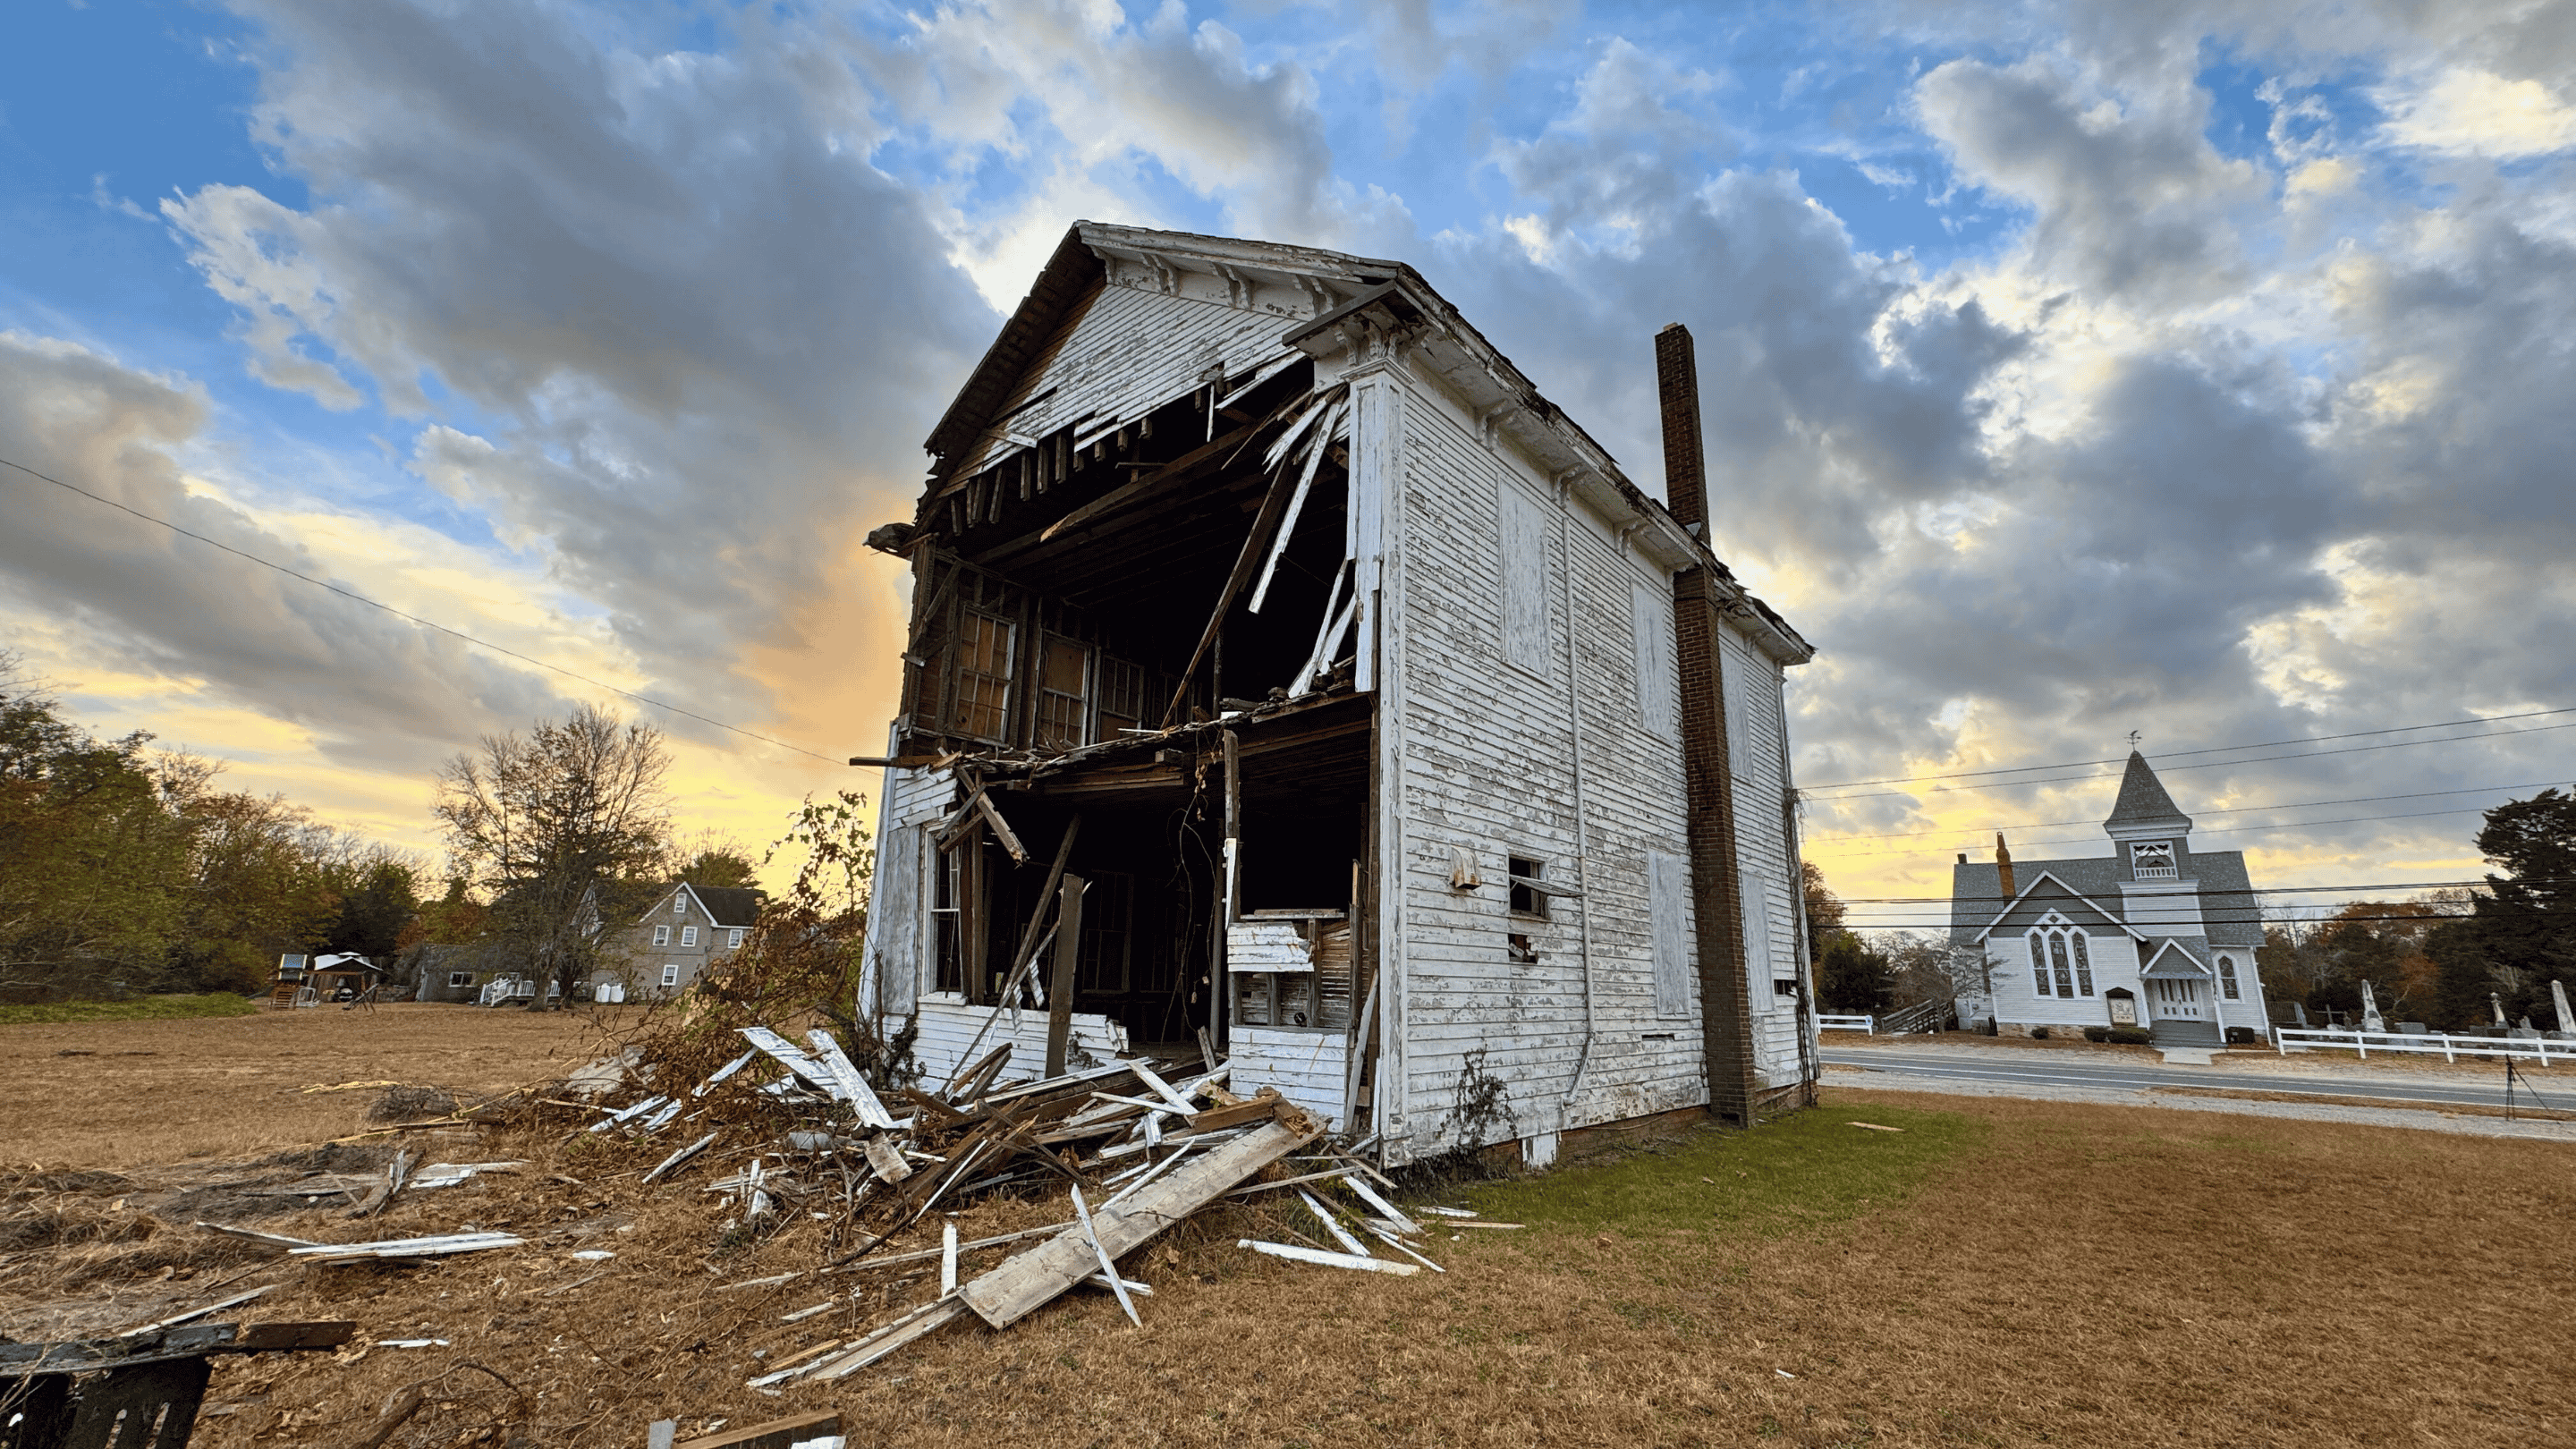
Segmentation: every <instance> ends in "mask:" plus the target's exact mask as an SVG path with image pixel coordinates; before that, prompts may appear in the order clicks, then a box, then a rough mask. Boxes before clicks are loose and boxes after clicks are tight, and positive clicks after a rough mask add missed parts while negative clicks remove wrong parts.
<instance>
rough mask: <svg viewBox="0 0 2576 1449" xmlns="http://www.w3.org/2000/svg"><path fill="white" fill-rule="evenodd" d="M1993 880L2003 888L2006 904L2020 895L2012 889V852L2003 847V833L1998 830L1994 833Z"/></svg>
mask: <svg viewBox="0 0 2576 1449" xmlns="http://www.w3.org/2000/svg"><path fill="white" fill-rule="evenodd" d="M1995 879H1996V881H1997V883H1999V884H2000V885H2002V886H2003V888H2004V901H2005V903H2006V904H2010V903H2011V901H2012V898H2013V897H2015V896H2017V895H2020V894H2021V892H2020V891H2017V890H2015V889H2013V873H2012V851H2011V850H2009V849H2007V848H2006V847H2005V845H2004V833H2003V832H2002V831H2000V830H1998V831H1996V832H1995Z"/></svg>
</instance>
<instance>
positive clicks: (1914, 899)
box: [1835, 856, 2576, 906]
mask: <svg viewBox="0 0 2576 1449" xmlns="http://www.w3.org/2000/svg"><path fill="white" fill-rule="evenodd" d="M2095 859H2096V860H2097V861H2099V860H2107V859H2109V857H2107V856H2097V857H2095ZM2055 863H2057V862H2051V861H2034V860H2017V861H2014V862H2013V872H2014V874H2015V875H2019V874H2020V873H2021V872H2022V871H2023V870H2026V869H2027V870H2045V869H2047V868H2048V867H2049V866H2050V865H2051V864H2055ZM2569 882H2576V876H2559V875H2545V876H2523V877H2520V878H2518V879H2516V880H2515V881H2514V882H2513V883H2514V884H2515V885H2525V886H2536V885H2564V884H2567V883H2569ZM2486 885H2487V882H2486V880H2485V879H2484V878H2483V877H2481V878H2479V879H2477V880H2397V881H2365V882H2362V883H2360V884H2358V885H2308V886H2225V887H2208V888H2204V889H2199V890H2188V891H2171V892H2165V893H2160V894H2159V895H2158V897H2157V899H2159V900H2196V899H2200V898H2203V897H2208V896H2329V895H2362V894H2367V893H2368V892H2371V891H2431V890H2482V889H2484V888H2485V887H2486ZM1835 899H1836V900H1839V901H1841V902H1842V903H1843V904H1844V905H1847V906H1864V905H1866V906H1946V905H1949V904H1950V903H1951V902H1953V901H1954V900H1955V901H1979V902H1984V901H1991V902H1993V903H1994V904H1996V905H2002V904H2003V903H2004V902H2005V901H2006V900H2009V899H2017V898H2016V897H2007V896H1837V897H1835Z"/></svg>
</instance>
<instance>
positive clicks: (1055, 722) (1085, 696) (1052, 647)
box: [1037, 634, 1091, 750]
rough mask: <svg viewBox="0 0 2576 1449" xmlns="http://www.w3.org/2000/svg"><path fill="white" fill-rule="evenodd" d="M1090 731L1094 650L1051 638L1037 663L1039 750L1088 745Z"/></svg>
mask: <svg viewBox="0 0 2576 1449" xmlns="http://www.w3.org/2000/svg"><path fill="white" fill-rule="evenodd" d="M1090 729H1091V649H1090V647H1089V646H1088V645H1085V644H1083V643H1081V642H1080V641H1078V640H1073V639H1066V638H1061V637H1059V636H1056V635H1052V634H1050V635H1048V636H1047V641H1046V649H1045V652H1044V653H1043V654H1042V655H1040V657H1039V660H1038V730H1037V735H1038V737H1037V746H1038V748H1039V749H1042V750H1070V749H1073V748H1074V747H1076V746H1077V745H1086V744H1089V743H1090V742H1091V741H1090V739H1089V738H1088V735H1089V732H1090Z"/></svg>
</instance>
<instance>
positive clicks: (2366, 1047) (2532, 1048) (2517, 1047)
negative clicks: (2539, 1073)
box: [2272, 1026, 2576, 1067]
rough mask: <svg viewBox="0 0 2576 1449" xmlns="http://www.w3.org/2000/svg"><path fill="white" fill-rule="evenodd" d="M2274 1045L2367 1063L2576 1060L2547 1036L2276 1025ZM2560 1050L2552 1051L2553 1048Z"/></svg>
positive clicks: (2575, 1053) (2569, 1047)
mask: <svg viewBox="0 0 2576 1449" xmlns="http://www.w3.org/2000/svg"><path fill="white" fill-rule="evenodd" d="M2272 1045H2273V1047H2274V1049H2276V1050H2277V1051H2279V1052H2280V1053H2281V1054H2282V1055H2284V1056H2286V1055H2288V1054H2289V1050H2290V1048H2291V1047H2294V1046H2300V1047H2311V1046H2322V1047H2349V1048H2351V1049H2352V1050H2354V1051H2357V1052H2359V1053H2361V1056H2362V1059H2363V1060H2365V1061H2367V1060H2369V1058H2370V1054H2371V1053H2372V1052H2375V1051H2380V1052H2414V1053H2419V1054H2423V1055H2431V1054H2433V1053H2436V1052H2438V1053H2440V1054H2441V1057H2442V1060H2444V1061H2446V1062H2456V1061H2458V1060H2459V1059H2460V1057H2461V1056H2462V1055H2463V1054H2466V1055H2469V1056H2474V1057H2520V1058H2523V1059H2525V1060H2528V1061H2536V1062H2538V1063H2540V1064H2541V1065H2542V1066H2544V1067H2545V1066H2547V1065H2549V1062H2550V1059H2551V1057H2552V1056H2555V1057H2556V1058H2557V1059H2558V1060H2559V1061H2562V1062H2567V1061H2576V1042H2570V1041H2561V1042H2553V1041H2550V1040H2549V1039H2548V1038H2546V1037H2531V1036H2524V1037H2506V1036H2448V1035H2444V1034H2441V1033H2426V1034H2422V1035H2419V1034H2417V1033H2414V1032H2395V1031H2328V1030H2325V1029H2323V1028H2314V1027H2306V1028H2303V1027H2294V1026H2276V1027H2274V1028H2272ZM2553 1046H2554V1047H2556V1048H2557V1051H2556V1052H2554V1053H2553V1052H2552V1051H2551V1050H2550V1048H2551V1047H2553Z"/></svg>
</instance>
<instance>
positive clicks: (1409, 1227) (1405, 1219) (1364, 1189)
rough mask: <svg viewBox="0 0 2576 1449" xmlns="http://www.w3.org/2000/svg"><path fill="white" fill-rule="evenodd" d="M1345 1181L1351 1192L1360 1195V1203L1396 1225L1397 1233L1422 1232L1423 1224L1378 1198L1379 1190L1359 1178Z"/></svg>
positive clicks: (1383, 1199)
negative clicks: (1363, 1203)
mask: <svg viewBox="0 0 2576 1449" xmlns="http://www.w3.org/2000/svg"><path fill="white" fill-rule="evenodd" d="M1344 1180H1345V1181H1346V1182H1348V1183H1349V1184H1350V1187H1351V1191H1352V1192H1354V1193H1356V1194H1358V1195H1359V1199H1360V1201H1362V1202H1365V1203H1367V1204H1368V1205H1369V1206H1370V1207H1373V1208H1376V1209H1377V1210H1378V1212H1379V1213H1380V1214H1381V1215H1382V1216H1384V1217H1385V1219H1386V1220H1387V1221H1388V1222H1391V1223H1393V1224H1395V1226H1396V1231H1398V1232H1401V1233H1408V1234H1418V1233H1420V1232H1421V1231H1422V1224H1420V1223H1417V1222H1415V1221H1414V1220H1413V1219H1412V1218H1411V1217H1409V1216H1407V1215H1406V1214H1405V1213H1404V1211H1403V1210H1402V1209H1400V1208H1398V1207H1397V1206H1396V1205H1395V1204H1393V1203H1391V1202H1388V1201H1387V1200H1386V1199H1385V1198H1382V1197H1380V1196H1378V1195H1377V1189H1375V1188H1373V1187H1370V1186H1369V1185H1368V1184H1367V1183H1365V1182H1362V1181H1360V1180H1359V1179H1358V1178H1357V1177H1351V1178H1346V1179H1344Z"/></svg>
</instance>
